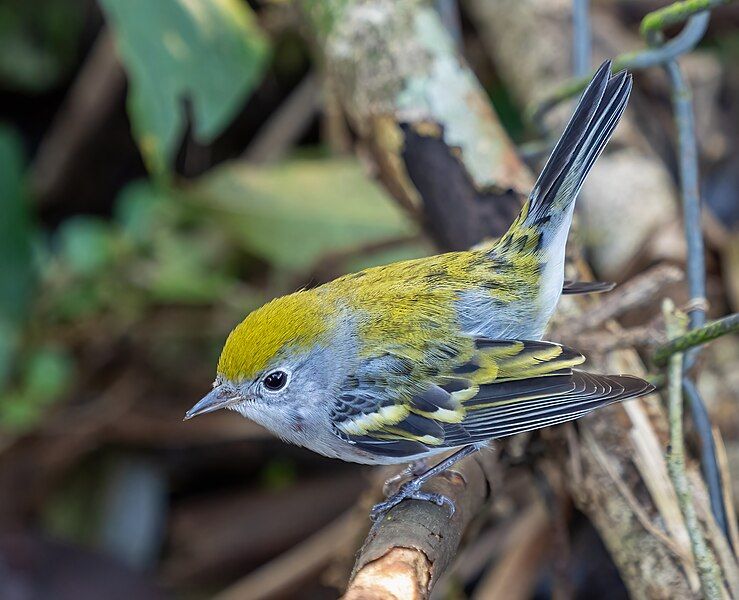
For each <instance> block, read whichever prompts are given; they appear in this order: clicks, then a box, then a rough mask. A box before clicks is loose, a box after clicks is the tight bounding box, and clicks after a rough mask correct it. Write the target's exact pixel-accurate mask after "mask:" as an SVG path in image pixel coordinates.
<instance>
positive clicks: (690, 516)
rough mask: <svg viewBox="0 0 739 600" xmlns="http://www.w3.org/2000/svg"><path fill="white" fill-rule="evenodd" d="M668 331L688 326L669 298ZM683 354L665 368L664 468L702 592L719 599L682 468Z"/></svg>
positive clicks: (716, 576) (717, 577)
mask: <svg viewBox="0 0 739 600" xmlns="http://www.w3.org/2000/svg"><path fill="white" fill-rule="evenodd" d="M663 312H664V317H665V325H666V327H667V335H668V336H669V337H671V338H676V337H678V336H680V335H683V334H684V333H685V331H686V329H687V320H686V317H685V315H684V313H679V312H678V311H677V310H676V309H675V305H674V304H673V303H672V301H670V300H669V299H666V300H665V302H664V304H663ZM682 371H683V355H682V353H679V352H678V353H677V354H673V355H672V356H671V357H670V362H669V368H668V409H669V410H668V415H669V421H670V449H669V452H668V454H667V469H668V471H669V473H670V478H671V479H672V483H673V485H674V486H675V492H676V493H677V498H678V502H679V504H680V510H681V511H682V513H683V517H684V518H685V524H686V526H687V528H688V534H689V536H690V545H691V547H692V550H693V556H694V557H695V563H696V567H697V569H698V575H699V577H700V580H701V589H702V590H703V595H704V596H705V597H706V598H708V599H709V600H714V599H715V600H719V599H720V598H721V597H722V595H721V594H722V588H723V585H722V582H721V572H720V569H719V567H718V564H717V563H716V557H715V556H714V554H713V552H712V551H711V549H710V548H709V547H708V545H707V544H706V541H705V539H704V538H703V533H702V531H701V529H700V523H699V522H698V515H697V514H696V511H695V505H694V504H693V499H692V497H691V493H690V488H689V487H688V477H687V474H686V471H685V445H684V436H683V421H682V420H683V384H682V381H683V378H682Z"/></svg>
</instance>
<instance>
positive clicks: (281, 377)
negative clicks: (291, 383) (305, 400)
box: [263, 371, 287, 392]
mask: <svg viewBox="0 0 739 600" xmlns="http://www.w3.org/2000/svg"><path fill="white" fill-rule="evenodd" d="M263 383H264V387H266V388H267V389H268V390H270V391H272V392H276V391H277V390H281V389H282V388H284V387H285V384H286V383H287V373H285V371H272V373H270V374H269V375H267V376H266V377H265V378H264V380H263Z"/></svg>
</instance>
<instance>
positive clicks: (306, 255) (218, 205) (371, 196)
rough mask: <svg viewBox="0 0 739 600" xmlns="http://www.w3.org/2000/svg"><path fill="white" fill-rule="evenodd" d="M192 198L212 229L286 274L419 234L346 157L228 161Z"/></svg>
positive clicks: (195, 188)
mask: <svg viewBox="0 0 739 600" xmlns="http://www.w3.org/2000/svg"><path fill="white" fill-rule="evenodd" d="M191 195H192V199H193V201H194V203H195V204H196V205H197V206H199V207H200V208H201V209H203V210H204V211H205V214H206V215H209V216H210V217H211V218H213V219H215V220H216V221H217V226H218V227H219V228H221V229H223V230H225V231H230V232H231V233H232V235H235V236H237V238H238V239H239V240H240V241H241V242H242V243H243V244H244V246H245V247H246V248H247V249H248V250H250V251H251V252H253V253H255V254H257V255H259V256H261V257H262V258H264V259H267V260H268V261H269V262H271V263H272V264H273V266H276V267H277V268H282V269H286V270H289V271H298V270H300V269H304V268H307V267H310V266H312V265H313V264H314V263H315V262H316V261H317V260H318V259H319V258H321V257H322V256H324V255H326V254H327V253H332V252H343V251H348V250H352V249H357V248H359V247H361V246H363V245H367V244H370V243H373V242H379V241H384V240H388V239H392V238H398V237H403V236H411V235H413V234H415V233H417V231H418V229H417V227H416V225H415V223H413V222H411V220H410V219H409V218H408V217H407V216H406V215H405V213H403V211H402V210H401V209H400V208H399V207H398V206H397V205H396V204H395V202H393V201H392V200H390V199H389V198H388V197H387V196H386V195H385V194H384V193H383V192H382V191H381V190H380V189H379V188H378V187H377V186H376V185H375V184H374V183H372V182H371V181H370V180H369V179H368V178H367V177H366V175H365V174H364V173H362V170H361V168H360V165H359V163H358V162H357V161H355V160H353V159H343V158H335V159H324V160H293V161H289V162H286V163H284V164H281V165H274V166H259V167H254V166H250V165H247V164H244V163H231V164H229V165H226V166H224V167H221V168H218V169H216V170H215V171H213V172H211V173H210V174H208V175H206V176H205V177H204V178H202V179H201V180H200V181H199V182H198V183H197V184H195V185H194V186H193V187H192V188H191Z"/></svg>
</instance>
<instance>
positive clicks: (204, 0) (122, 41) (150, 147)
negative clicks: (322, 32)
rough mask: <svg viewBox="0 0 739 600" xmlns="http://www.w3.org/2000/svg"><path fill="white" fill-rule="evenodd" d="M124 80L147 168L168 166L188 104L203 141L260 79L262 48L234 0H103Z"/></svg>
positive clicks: (245, 10)
mask: <svg viewBox="0 0 739 600" xmlns="http://www.w3.org/2000/svg"><path fill="white" fill-rule="evenodd" d="M101 6H102V7H103V9H104V10H105V13H106V15H107V17H108V19H109V22H110V25H111V26H112V28H113V30H114V32H115V35H116V39H117V45H118V50H119V52H120V55H121V58H122V59H123V62H124V65H125V67H126V71H127V74H128V77H129V82H130V93H129V100H128V106H129V113H130V115H131V119H132V126H133V131H134V135H135V137H136V140H137V142H138V144H139V147H140V149H141V152H142V154H143V156H144V161H145V162H146V165H147V167H148V168H149V170H150V171H152V172H153V173H155V174H160V175H161V174H164V173H166V171H167V170H168V169H169V168H170V167H171V163H172V160H173V157H174V154H175V152H176V150H177V146H178V144H179V142H180V141H181V138H182V135H183V133H184V131H185V124H186V119H185V106H184V103H183V102H184V100H185V99H188V100H189V101H190V106H191V108H192V113H193V117H194V123H193V124H192V126H193V135H194V136H195V137H196V138H197V139H198V140H199V141H201V142H202V143H209V142H211V141H213V139H214V138H215V137H216V136H217V135H218V134H219V133H220V132H221V131H223V129H224V127H226V125H228V123H229V122H230V121H231V119H232V118H233V116H234V114H235V113H236V111H237V110H238V109H239V108H240V107H241V106H242V105H243V103H244V99H245V98H246V96H248V94H249V93H250V92H251V91H252V90H253V88H254V86H255V85H256V84H257V83H259V80H260V78H261V75H262V72H263V69H264V66H265V62H266V58H267V52H268V45H267V41H266V38H265V36H264V35H263V34H262V32H261V30H260V29H259V27H258V26H257V24H256V20H255V17H254V15H253V13H252V12H251V9H250V8H249V6H248V5H247V4H246V3H245V2H239V1H238V0H200V1H199V2H187V1H186V0H158V1H157V2H150V1H148V0H101Z"/></svg>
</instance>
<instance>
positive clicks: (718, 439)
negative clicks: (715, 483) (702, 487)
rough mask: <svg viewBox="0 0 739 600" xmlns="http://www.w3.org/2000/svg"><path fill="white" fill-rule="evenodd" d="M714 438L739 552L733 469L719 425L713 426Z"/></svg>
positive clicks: (728, 516) (728, 517)
mask: <svg viewBox="0 0 739 600" xmlns="http://www.w3.org/2000/svg"><path fill="white" fill-rule="evenodd" d="M713 440H714V443H715V445H716V459H717V462H718V468H719V472H720V473H721V489H722V490H723V492H724V506H726V520H727V521H728V526H729V541H730V542H731V547H732V548H734V552H735V553H736V552H739V527H738V526H737V521H736V511H735V509H734V500H733V498H732V496H731V491H732V490H733V489H734V488H733V487H732V485H731V469H730V468H729V457H728V456H727V454H726V446H725V445H724V438H723V437H722V436H721V432H720V431H719V429H718V427H714V428H713Z"/></svg>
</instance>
